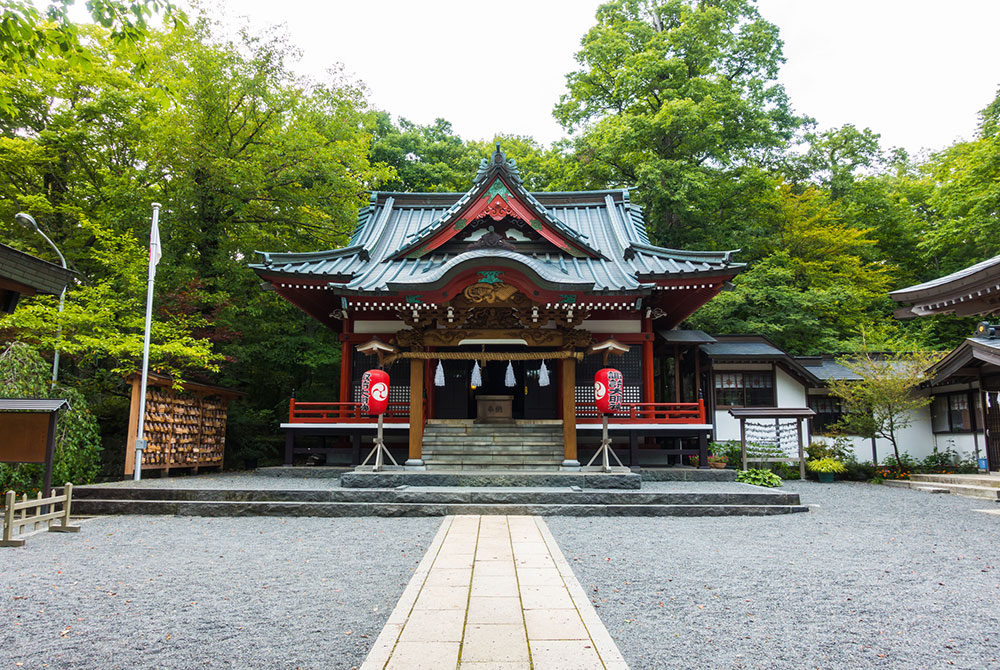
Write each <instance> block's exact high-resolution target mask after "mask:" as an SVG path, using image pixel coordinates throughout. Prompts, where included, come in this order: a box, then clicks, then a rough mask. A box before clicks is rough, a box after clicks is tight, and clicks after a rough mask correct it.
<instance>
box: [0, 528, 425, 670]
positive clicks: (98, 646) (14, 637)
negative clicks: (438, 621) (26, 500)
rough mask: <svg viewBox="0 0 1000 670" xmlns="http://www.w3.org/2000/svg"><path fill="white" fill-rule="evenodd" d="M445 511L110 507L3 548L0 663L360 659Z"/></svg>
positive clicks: (233, 663)
mask: <svg viewBox="0 0 1000 670" xmlns="http://www.w3.org/2000/svg"><path fill="white" fill-rule="evenodd" d="M440 523H441V519H433V518H428V519H381V518H374V517H368V518H362V519H358V518H346V519H319V518H291V519H280V518H269V517H257V518H226V519H208V518H191V517H157V516H154V517H134V516H132V517H130V516H124V517H114V518H109V517H104V518H98V519H93V520H89V521H85V522H84V523H83V529H82V530H81V532H79V533H75V534H65V535H64V534H55V533H42V534H39V535H35V536H33V537H30V538H28V541H27V544H26V545H25V546H24V547H22V548H18V549H0V552H2V553H0V622H2V623H0V668H15V667H20V668H24V669H25V670H27V669H29V668H45V667H49V668H81V669H82V668H87V669H88V670H89V669H92V668H101V669H105V668H109V669H110V668H185V669H186V668H196V667H197V668H201V667H204V668H324V669H329V668H353V667H356V666H359V665H360V664H361V662H362V661H363V660H364V658H365V656H366V655H367V653H368V649H369V647H370V646H371V645H372V644H373V643H374V641H375V638H376V637H377V636H378V633H379V631H380V630H381V629H382V626H383V625H384V623H385V620H386V619H387V618H388V616H389V613H390V612H391V611H392V608H393V607H394V606H395V603H396V600H397V599H398V598H399V596H400V594H401V593H402V592H403V588H404V587H405V585H406V583H407V582H408V581H409V579H410V576H411V574H412V571H413V570H414V568H416V566H417V564H418V563H419V562H420V559H421V557H422V556H423V553H424V551H425V550H426V547H427V546H428V545H429V544H430V541H431V539H432V537H433V536H434V533H435V532H436V530H437V528H438V526H439V525H440Z"/></svg>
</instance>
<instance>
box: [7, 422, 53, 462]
mask: <svg viewBox="0 0 1000 670" xmlns="http://www.w3.org/2000/svg"><path fill="white" fill-rule="evenodd" d="M49 416H50V415H49V414H48V413H47V412H31V413H28V412H0V462H4V463H44V462H45V451H46V447H47V445H48V437H49Z"/></svg>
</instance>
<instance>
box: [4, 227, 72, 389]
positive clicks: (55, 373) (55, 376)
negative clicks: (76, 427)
mask: <svg viewBox="0 0 1000 670" xmlns="http://www.w3.org/2000/svg"><path fill="white" fill-rule="evenodd" d="M14 218H15V219H21V220H22V221H27V222H28V223H30V224H31V226H32V227H33V228H34V229H35V232H37V233H38V234H39V235H41V236H42V238H44V239H45V241H46V242H48V243H49V246H50V247H52V249H53V251H55V252H56V255H57V256H59V261H60V262H61V263H62V266H63V270H66V269H68V268H67V267H66V257H65V256H63V255H62V252H61V251H59V247H57V246H56V245H55V242H53V241H52V240H51V239H49V236H48V235H46V234H45V233H44V232H43V231H42V229H41V228H40V227H39V226H38V222H37V221H35V218H34V217H33V216H31V214H26V213H24V212H18V213H17V214H15V215H14ZM65 300H66V287H65V286H63V290H62V292H61V293H60V294H59V315H60V317H61V316H62V311H63V303H64V302H65ZM60 321H61V319H60ZM61 339H62V323H59V324H58V325H57V326H56V352H55V355H54V356H53V357H52V386H55V385H56V382H57V381H59V340H61Z"/></svg>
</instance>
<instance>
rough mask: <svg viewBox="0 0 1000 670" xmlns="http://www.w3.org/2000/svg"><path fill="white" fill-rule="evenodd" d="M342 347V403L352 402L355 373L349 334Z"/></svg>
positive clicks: (345, 336) (345, 334) (345, 335)
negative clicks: (352, 385)
mask: <svg viewBox="0 0 1000 670" xmlns="http://www.w3.org/2000/svg"><path fill="white" fill-rule="evenodd" d="M342 337H343V338H344V340H343V342H342V343H341V345H340V402H351V377H353V372H354V361H352V360H351V352H352V350H351V343H350V341H349V340H348V339H347V333H344V335H343V336H342Z"/></svg>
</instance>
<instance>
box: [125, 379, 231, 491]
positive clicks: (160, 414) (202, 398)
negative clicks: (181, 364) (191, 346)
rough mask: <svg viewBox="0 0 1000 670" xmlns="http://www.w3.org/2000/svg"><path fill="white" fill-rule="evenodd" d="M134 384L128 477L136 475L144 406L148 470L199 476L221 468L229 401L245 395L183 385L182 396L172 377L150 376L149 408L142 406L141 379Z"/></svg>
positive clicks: (148, 386)
mask: <svg viewBox="0 0 1000 670" xmlns="http://www.w3.org/2000/svg"><path fill="white" fill-rule="evenodd" d="M129 381H131V382H132V402H131V405H130V408H129V422H128V424H129V426H128V444H127V446H126V452H125V474H126V475H131V474H132V473H133V472H134V470H135V438H136V433H137V432H138V430H139V407H140V405H141V404H144V405H145V410H146V424H145V426H144V431H145V434H146V435H145V436H146V449H145V451H144V452H143V458H142V469H143V470H163V471H164V472H169V471H170V469H171V468H192V469H193V470H194V471H195V472H197V471H198V468H206V467H221V466H222V462H223V459H224V458H225V450H226V418H227V415H228V413H229V401H230V400H231V399H233V398H235V397H238V396H240V395H242V394H241V393H239V392H237V391H232V390H230V389H226V388H222V387H219V386H209V385H207V384H195V383H184V384H182V385H181V390H180V391H178V390H176V389H174V388H173V380H172V379H170V378H169V377H164V376H161V375H152V374H151V375H149V381H148V382H147V384H146V398H145V403H141V402H140V398H139V395H140V393H141V392H142V389H141V386H142V380H141V378H140V377H139V375H132V376H130V377H129Z"/></svg>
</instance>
